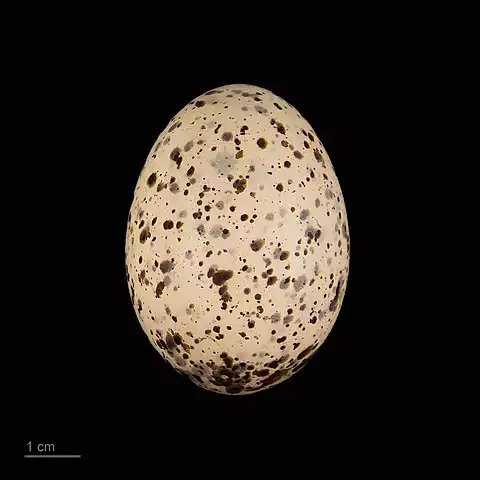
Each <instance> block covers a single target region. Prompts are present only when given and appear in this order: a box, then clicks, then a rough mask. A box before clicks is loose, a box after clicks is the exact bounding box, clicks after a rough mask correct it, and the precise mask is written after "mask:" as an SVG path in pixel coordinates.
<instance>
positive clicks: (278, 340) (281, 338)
mask: <svg viewBox="0 0 480 480" xmlns="http://www.w3.org/2000/svg"><path fill="white" fill-rule="evenodd" d="M286 339H287V337H280V338H277V343H283V342H284V341H285V340H286Z"/></svg>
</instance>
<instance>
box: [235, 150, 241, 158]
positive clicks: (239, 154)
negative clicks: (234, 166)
mask: <svg viewBox="0 0 480 480" xmlns="http://www.w3.org/2000/svg"><path fill="white" fill-rule="evenodd" d="M235 158H236V159H237V160H238V159H239V158H243V150H240V151H238V152H237V153H236V154H235Z"/></svg>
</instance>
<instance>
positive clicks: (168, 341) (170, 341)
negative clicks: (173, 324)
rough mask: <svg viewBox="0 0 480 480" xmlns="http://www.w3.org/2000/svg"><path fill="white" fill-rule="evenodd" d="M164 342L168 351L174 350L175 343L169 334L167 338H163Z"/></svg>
mask: <svg viewBox="0 0 480 480" xmlns="http://www.w3.org/2000/svg"><path fill="white" fill-rule="evenodd" d="M165 342H166V344H167V347H168V349H169V350H174V349H175V341H174V339H173V337H172V335H171V334H170V333H167V336H166V337H165Z"/></svg>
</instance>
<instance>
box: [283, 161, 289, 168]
mask: <svg viewBox="0 0 480 480" xmlns="http://www.w3.org/2000/svg"><path fill="white" fill-rule="evenodd" d="M290 165H291V163H290V162H289V161H288V160H285V162H284V163H283V166H284V167H286V168H290Z"/></svg>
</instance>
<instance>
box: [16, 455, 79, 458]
mask: <svg viewBox="0 0 480 480" xmlns="http://www.w3.org/2000/svg"><path fill="white" fill-rule="evenodd" d="M24 458H81V455H24Z"/></svg>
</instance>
